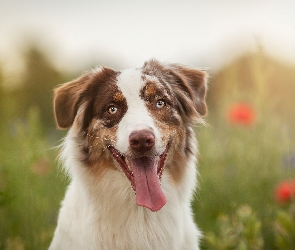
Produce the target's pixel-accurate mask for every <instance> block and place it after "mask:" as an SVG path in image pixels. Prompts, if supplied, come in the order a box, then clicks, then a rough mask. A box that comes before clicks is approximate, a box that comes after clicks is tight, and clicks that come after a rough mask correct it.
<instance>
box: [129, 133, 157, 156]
mask: <svg viewBox="0 0 295 250" xmlns="http://www.w3.org/2000/svg"><path fill="white" fill-rule="evenodd" d="M129 145H130V147H131V148H132V149H133V150H135V151H137V152H140V153H145V152H147V151H149V150H150V149H151V148H152V147H153V146H154V145H155V135H154V134H153V133H152V132H151V131H149V130H139V131H134V132H132V133H131V134H130V136H129Z"/></svg>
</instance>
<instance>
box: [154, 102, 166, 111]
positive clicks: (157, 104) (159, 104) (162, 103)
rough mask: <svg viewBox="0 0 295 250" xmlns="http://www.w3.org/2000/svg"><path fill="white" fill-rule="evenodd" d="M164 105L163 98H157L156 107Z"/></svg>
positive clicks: (159, 107)
mask: <svg viewBox="0 0 295 250" xmlns="http://www.w3.org/2000/svg"><path fill="white" fill-rule="evenodd" d="M165 105H166V102H165V101H164V100H158V101H157V103H156V107H157V108H158V109H161V108H163V107H164V106H165Z"/></svg>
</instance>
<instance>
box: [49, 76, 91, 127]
mask: <svg viewBox="0 0 295 250" xmlns="http://www.w3.org/2000/svg"><path fill="white" fill-rule="evenodd" d="M90 78H91V77H90V74H89V73H88V74H85V75H82V76H80V77H79V78H77V79H75V80H73V81H71V82H68V83H65V84H63V85H61V86H60V87H58V88H56V89H55V90H54V116H55V121H56V124H57V127H58V128H59V129H67V128H69V127H71V126H72V124H73V122H74V119H75V116H76V114H77V111H78V108H79V106H80V105H81V101H82V99H83V93H85V90H86V89H87V86H88V85H89V83H90Z"/></svg>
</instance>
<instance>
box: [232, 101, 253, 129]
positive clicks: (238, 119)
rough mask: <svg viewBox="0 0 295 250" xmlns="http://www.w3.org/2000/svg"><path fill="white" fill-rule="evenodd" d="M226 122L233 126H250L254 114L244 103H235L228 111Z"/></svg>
mask: <svg viewBox="0 0 295 250" xmlns="http://www.w3.org/2000/svg"><path fill="white" fill-rule="evenodd" d="M228 120H229V122H230V123H231V124H233V125H244V126H252V125H253V124H254V122H255V112H254V110H253V108H252V107H251V106H250V105H248V104H246V103H237V104H235V105H233V106H231V107H230V109H229V110H228Z"/></svg>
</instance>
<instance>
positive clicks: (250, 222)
mask: <svg viewBox="0 0 295 250" xmlns="http://www.w3.org/2000/svg"><path fill="white" fill-rule="evenodd" d="M205 241H206V243H207V245H208V249H220V250H223V249H236V250H244V249H245V250H246V249H252V250H259V249H263V244H264V241H263V238H262V234H261V222H260V221H259V220H258V219H257V217H256V215H255V214H254V213H253V211H252V209H251V207H249V206H247V205H244V206H241V207H239V208H238V210H237V211H236V213H235V214H234V215H233V216H231V217H230V218H229V217H228V216H226V215H222V216H220V217H219V218H218V233H217V234H215V233H213V232H210V233H207V234H206V235H205Z"/></svg>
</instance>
